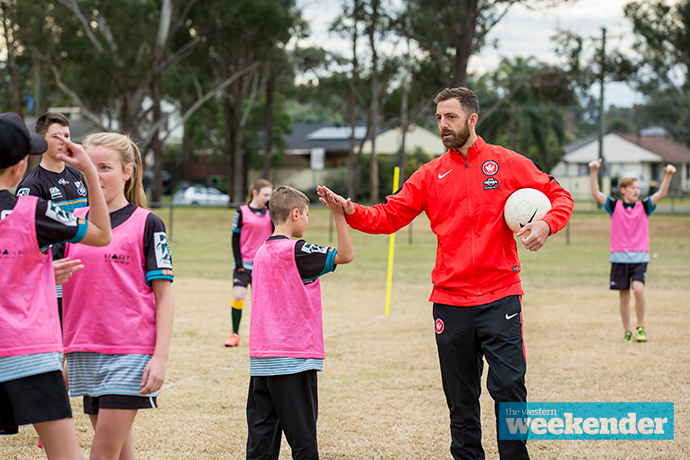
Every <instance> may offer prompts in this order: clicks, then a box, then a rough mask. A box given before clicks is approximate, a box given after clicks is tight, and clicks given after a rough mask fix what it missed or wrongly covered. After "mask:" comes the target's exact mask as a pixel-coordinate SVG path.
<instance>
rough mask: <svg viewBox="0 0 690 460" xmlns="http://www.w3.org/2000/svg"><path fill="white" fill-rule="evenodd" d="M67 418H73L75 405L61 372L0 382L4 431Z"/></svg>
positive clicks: (0, 431)
mask: <svg viewBox="0 0 690 460" xmlns="http://www.w3.org/2000/svg"><path fill="white" fill-rule="evenodd" d="M63 418H72V408H71V407H70V405H69V397H68V396H67V390H65V381H64V379H63V378H62V372H61V371H52V372H46V373H44V374H38V375H30V376H29V377H23V378H20V379H15V380H9V381H7V382H0V434H15V433H17V431H18V429H19V425H29V424H32V423H42V422H50V421H53V420H62V419H63Z"/></svg>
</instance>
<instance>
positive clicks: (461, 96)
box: [434, 87, 479, 117]
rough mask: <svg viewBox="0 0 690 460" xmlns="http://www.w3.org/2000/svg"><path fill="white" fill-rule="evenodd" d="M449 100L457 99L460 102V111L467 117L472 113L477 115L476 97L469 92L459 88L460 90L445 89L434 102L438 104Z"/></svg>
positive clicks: (477, 103) (477, 102)
mask: <svg viewBox="0 0 690 460" xmlns="http://www.w3.org/2000/svg"><path fill="white" fill-rule="evenodd" d="M449 99H457V100H458V101H460V105H461V106H462V110H463V111H464V112H465V115H467V116H468V117H469V116H470V115H472V114H473V113H476V114H477V115H479V101H478V100H477V95H476V94H474V92H472V91H471V90H469V89H467V88H464V87H460V88H446V89H444V90H443V91H441V92H440V93H438V95H437V96H436V97H435V98H434V102H435V103H436V104H438V103H439V102H443V101H447V100H449Z"/></svg>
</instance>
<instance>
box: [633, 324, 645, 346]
mask: <svg viewBox="0 0 690 460" xmlns="http://www.w3.org/2000/svg"><path fill="white" fill-rule="evenodd" d="M646 341H647V334H645V332H644V328H643V327H642V326H640V327H638V328H637V329H636V330H635V342H646Z"/></svg>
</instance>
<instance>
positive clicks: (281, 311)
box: [247, 186, 354, 460]
mask: <svg viewBox="0 0 690 460" xmlns="http://www.w3.org/2000/svg"><path fill="white" fill-rule="evenodd" d="M320 200H321V202H322V203H323V204H325V205H326V206H327V207H328V209H330V210H331V212H332V213H333V216H334V218H335V227H336V231H337V235H338V247H337V249H336V248H327V247H322V246H317V245H314V244H311V243H307V242H306V241H304V240H301V239H300V240H294V239H293V238H301V237H302V235H303V234H304V230H305V229H306V228H307V223H308V222H309V217H308V214H309V199H308V198H307V197H306V196H305V195H304V194H303V193H302V192H300V191H299V190H295V189H294V188H292V187H286V186H281V187H278V188H276V189H275V190H274V191H273V193H272V194H271V201H270V209H271V220H272V221H273V224H274V225H275V231H274V232H273V236H271V237H270V238H269V239H268V241H266V242H265V243H264V244H263V246H261V247H260V248H259V250H258V251H257V253H256V256H255V258H254V273H253V285H252V314H251V321H250V330H249V361H250V369H249V374H250V379H251V380H250V383H249V396H248V398H247V424H248V426H249V437H248V439H247V459H251V460H255V459H275V458H278V454H279V452H280V442H281V438H282V436H281V433H282V432H284V433H285V437H286V438H287V441H288V444H290V447H291V448H292V458H293V459H301V460H306V459H318V458H319V454H318V445H317V441H316V418H317V413H318V404H317V401H318V397H317V377H316V372H317V371H320V370H322V369H323V359H324V356H325V355H324V344H323V327H322V314H321V289H320V284H319V277H320V276H321V275H323V274H325V273H328V272H331V271H333V270H335V268H336V265H339V264H347V263H350V262H352V259H353V258H354V254H353V251H352V244H351V243H350V235H349V233H348V228H347V225H346V223H345V217H344V214H343V209H342V207H341V206H340V204H338V203H337V202H336V201H335V200H332V199H329V200H328V201H326V200H325V199H324V198H321V199H320Z"/></svg>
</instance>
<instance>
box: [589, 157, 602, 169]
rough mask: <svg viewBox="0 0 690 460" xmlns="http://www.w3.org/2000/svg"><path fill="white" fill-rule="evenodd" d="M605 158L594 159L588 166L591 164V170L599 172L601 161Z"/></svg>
mask: <svg viewBox="0 0 690 460" xmlns="http://www.w3.org/2000/svg"><path fill="white" fill-rule="evenodd" d="M602 160H603V158H599V159H598V160H592V161H590V162H589V164H588V165H587V166H589V171H590V172H597V171H599V168H600V167H601V162H602Z"/></svg>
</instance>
